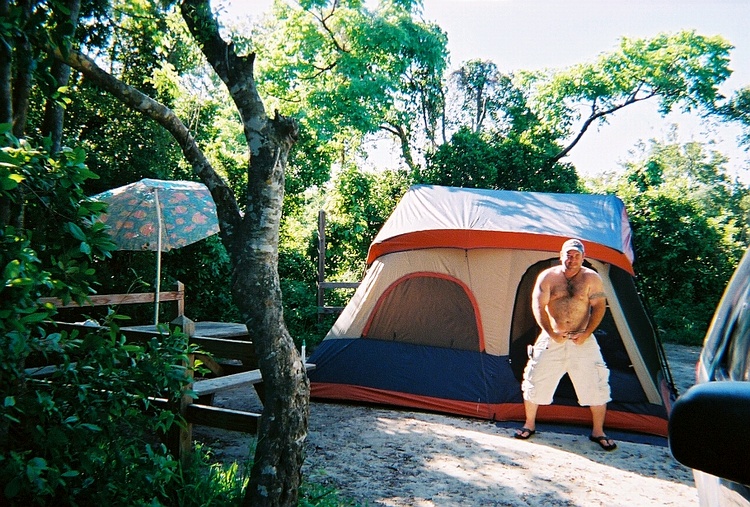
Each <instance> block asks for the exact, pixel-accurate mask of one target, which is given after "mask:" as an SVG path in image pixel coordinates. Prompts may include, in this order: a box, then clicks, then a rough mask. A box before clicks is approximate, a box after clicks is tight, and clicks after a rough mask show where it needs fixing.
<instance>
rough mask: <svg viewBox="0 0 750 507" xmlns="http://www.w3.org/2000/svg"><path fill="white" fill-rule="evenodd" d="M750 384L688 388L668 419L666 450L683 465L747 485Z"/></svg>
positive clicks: (749, 443)
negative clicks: (667, 445)
mask: <svg viewBox="0 0 750 507" xmlns="http://www.w3.org/2000/svg"><path fill="white" fill-rule="evenodd" d="M749 429H750V382H706V383H703V384H697V385H695V386H693V387H691V388H690V389H688V390H687V391H686V392H685V394H683V395H682V396H680V397H679V398H678V399H677V401H676V402H675V404H674V406H673V408H672V413H671V414H670V417H669V448H670V450H671V451H672V455H673V456H674V458H675V459H676V460H677V461H679V462H680V463H682V464H683V465H685V466H688V467H690V468H693V469H696V470H700V471H702V472H706V473H709V474H711V475H715V476H717V477H722V478H724V479H729V480H730V481H734V482H739V483H741V484H750V466H748V456H750V431H748V430H749Z"/></svg>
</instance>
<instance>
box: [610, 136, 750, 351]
mask: <svg viewBox="0 0 750 507" xmlns="http://www.w3.org/2000/svg"><path fill="white" fill-rule="evenodd" d="M723 164H724V159H723V157H720V156H718V155H717V154H707V153H706V152H705V148H704V147H703V145H701V144H699V143H688V144H686V145H684V146H679V145H676V144H674V143H672V144H663V143H659V142H656V141H654V142H652V145H651V146H650V149H649V150H648V152H647V153H646V154H645V156H644V157H643V159H642V160H639V161H636V162H631V163H630V164H628V167H627V168H626V171H625V173H624V174H623V175H622V176H620V177H619V178H618V179H617V180H616V182H615V183H614V184H611V185H609V186H608V187H605V190H608V191H613V192H616V193H617V195H618V196H619V197H620V198H622V199H623V201H624V202H625V205H626V207H627V210H628V215H629V218H630V221H631V225H632V227H633V243H634V245H635V254H636V262H635V269H636V271H637V273H638V276H639V278H638V284H639V288H640V290H641V292H642V294H643V295H644V296H645V298H646V300H647V303H648V305H649V306H650V307H651V309H652V312H653V314H654V318H655V320H656V323H657V326H658V327H659V329H660V330H661V331H662V332H663V333H665V336H666V338H667V339H669V340H670V341H674V342H678V343H688V344H693V345H698V344H700V343H701V341H702V339H703V337H704V335H705V332H706V329H707V328H708V324H709V322H710V320H711V317H712V316H713V312H714V310H715V308H716V305H717V304H718V301H719V299H720V297H721V294H722V293H723V291H724V287H725V286H726V283H727V281H728V280H729V277H730V276H731V274H732V272H733V271H734V268H735V267H736V265H737V262H738V261H739V259H740V257H741V255H742V253H743V252H744V249H745V248H746V247H747V245H748V241H747V235H746V227H745V226H744V225H743V224H745V223H746V219H745V217H746V216H747V210H746V202H745V200H744V199H743V196H745V195H746V194H747V188H744V187H743V186H742V185H740V184H739V183H732V182H730V181H729V180H728V178H727V177H726V174H725V171H724V168H723Z"/></svg>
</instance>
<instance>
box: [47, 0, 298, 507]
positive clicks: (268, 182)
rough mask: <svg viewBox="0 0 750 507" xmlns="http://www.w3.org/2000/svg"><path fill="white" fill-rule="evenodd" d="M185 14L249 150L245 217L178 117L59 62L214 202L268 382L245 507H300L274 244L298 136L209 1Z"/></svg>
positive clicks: (239, 300)
mask: <svg viewBox="0 0 750 507" xmlns="http://www.w3.org/2000/svg"><path fill="white" fill-rule="evenodd" d="M181 8H182V14H183V17H184V19H185V21H186V22H187V24H188V27H189V29H190V31H191V33H192V34H193V37H194V38H195V39H196V42H197V43H198V45H199V46H200V47H201V50H202V51H203V53H204V55H205V56H206V58H207V59H208V61H209V63H210V64H211V66H212V67H213V69H214V70H215V71H216V73H217V75H218V76H219V77H220V78H221V80H222V81H223V82H224V84H225V85H226V86H227V88H228V90H229V92H230V95H231V96H232V99H233V100H234V102H235V105H236V106H237V109H238V111H239V113H240V117H241V118H242V120H243V125H244V129H245V137H246V139H247V144H248V149H249V151H250V162H249V166H248V183H247V184H248V191H247V195H248V198H247V199H248V200H247V203H246V207H245V213H244V216H243V215H242V214H241V213H240V208H239V206H238V203H237V201H236V199H235V196H234V194H233V192H232V191H231V189H230V188H229V187H228V185H227V184H226V182H224V181H223V180H222V179H221V178H220V177H219V176H218V174H217V173H216V171H215V170H214V169H213V168H212V167H211V164H210V162H209V161H208V160H207V159H206V157H205V155H204V154H203V153H202V151H201V150H200V148H199V147H198V145H197V143H196V142H195V139H194V138H193V137H192V135H191V134H190V132H189V130H188V129H187V127H185V125H184V124H183V123H182V122H181V121H180V120H179V119H178V118H177V117H176V116H175V114H174V112H173V111H171V110H170V109H168V108H166V107H165V106H164V105H162V104H160V103H158V102H156V101H155V100H154V99H152V98H151V97H148V96H147V95H145V94H143V93H141V92H139V91H138V90H135V89H134V88H131V87H129V86H128V85H126V84H124V83H122V82H121V81H119V80H118V79H116V78H115V77H113V76H112V75H110V74H108V73H107V72H105V71H104V70H102V69H101V68H99V67H98V66H97V65H96V63H95V62H94V61H93V60H91V59H89V58H88V57H86V56H84V55H82V54H80V53H76V52H70V53H66V54H63V53H62V52H60V51H59V50H55V51H54V54H55V57H56V58H57V59H59V60H61V61H63V62H65V63H67V64H68V65H70V66H71V67H73V68H75V69H77V70H79V71H81V72H83V74H84V75H85V76H86V77H87V78H88V79H90V80H91V81H93V82H94V83H96V84H97V85H98V86H100V87H101V88H103V89H105V90H106V91H108V92H109V93H111V94H112V95H114V96H115V97H117V98H118V99H119V100H120V101H121V102H123V103H124V104H125V105H126V106H128V107H130V108H131V109H134V110H137V111H140V112H141V113H143V114H145V115H147V116H149V117H150V118H152V119H154V120H155V121H157V122H158V123H159V124H161V125H162V126H164V127H165V128H166V129H167V130H168V131H169V132H170V133H171V134H172V135H173V136H174V138H175V139H176V140H177V142H178V144H179V145H180V148H181V149H182V152H183V154H184V156H185V158H186V159H187V161H188V162H189V163H190V164H191V166H192V167H193V170H194V171H195V172H196V174H198V176H199V177H200V178H201V180H202V181H203V182H204V183H205V184H206V186H207V187H208V188H209V190H210V191H211V195H212V196H213V198H214V201H215V202H216V209H217V214H218V216H219V225H220V228H221V232H220V235H221V238H222V242H223V243H224V245H225V246H226V248H227V251H228V252H229V255H230V258H231V261H232V268H233V272H232V273H233V274H232V280H231V283H232V294H233V298H234V301H235V304H236V305H237V307H238V308H239V310H240V312H241V315H242V317H243V319H244V321H245V323H246V324H247V327H248V330H249V331H250V333H251V335H252V336H253V340H254V342H255V348H256V351H257V353H258V356H259V359H258V361H259V367H260V370H261V373H262V375H263V378H264V385H265V387H266V391H265V398H266V399H265V404H264V405H265V406H264V408H263V414H262V416H261V420H260V424H259V427H258V444H257V446H256V453H255V462H254V465H253V470H252V473H251V477H250V487H249V488H248V491H247V495H246V498H245V505H253V506H266V505H267V506H292V505H296V504H297V499H298V489H299V485H300V482H301V474H302V462H303V457H304V453H303V451H304V445H305V441H306V438H307V422H308V416H309V392H310V389H309V383H308V380H307V376H306V373H305V368H304V365H303V364H302V362H301V358H300V357H299V354H297V351H296V349H295V347H294V342H293V340H292V338H291V336H290V335H289V332H288V331H287V329H286V325H285V324H284V317H283V310H282V298H281V284H280V281H279V275H278V237H279V224H280V220H281V210H282V203H283V200H284V171H285V168H286V162H287V155H288V153H289V150H290V149H291V148H292V146H293V145H294V143H295V142H296V140H297V137H298V128H297V124H296V122H295V121H293V120H290V119H288V118H283V117H281V116H279V115H278V114H277V115H276V116H275V117H274V118H273V119H269V118H268V117H267V116H266V113H265V109H264V107H263V103H262V101H261V100H260V96H259V95H258V92H257V89H256V87H255V81H254V77H253V63H254V58H255V55H252V54H251V55H249V56H245V57H240V56H238V55H237V54H236V53H235V52H234V48H233V47H232V46H231V45H229V44H227V43H226V42H224V41H223V40H222V39H221V37H220V35H219V30H218V25H217V23H216V20H215V19H214V18H213V15H212V13H211V10H210V6H209V1H208V0H184V1H183V3H182V5H181Z"/></svg>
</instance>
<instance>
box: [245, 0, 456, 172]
mask: <svg viewBox="0 0 750 507" xmlns="http://www.w3.org/2000/svg"><path fill="white" fill-rule="evenodd" d="M419 6H420V3H419V2H383V3H381V4H379V5H378V7H377V8H376V9H374V10H368V8H367V7H366V6H365V3H364V2H361V1H358V0H355V1H345V2H309V3H305V4H303V5H300V7H301V8H299V7H292V6H290V5H289V4H286V3H281V2H279V3H277V4H276V5H275V11H274V17H273V18H269V19H268V20H267V21H266V23H265V25H264V26H263V27H261V28H259V29H258V30H257V31H256V33H254V34H253V43H252V48H251V49H252V50H253V51H255V52H256V53H257V55H258V57H257V59H256V62H257V66H256V68H257V70H258V78H257V80H258V83H259V87H260V89H261V90H262V93H263V94H264V95H265V96H267V97H270V98H273V99H272V100H271V102H270V104H271V106H272V107H273V108H278V109H279V110H280V111H281V112H283V113H286V114H289V115H293V116H295V117H297V118H299V120H300V124H301V126H302V130H303V131H306V132H307V134H306V135H307V136H308V139H303V142H302V143H300V145H299V150H304V151H305V154H304V155H302V154H299V155H295V156H298V157H300V158H303V159H304V160H305V161H309V162H310V164H311V165H310V166H309V167H316V168H320V170H322V171H326V172H327V171H329V170H330V165H331V163H332V162H334V161H336V160H341V161H343V162H344V163H350V162H351V161H352V159H353V158H352V155H356V154H357V153H358V152H359V151H360V149H361V147H362V142H363V140H364V137H365V136H366V135H367V134H372V133H376V132H379V131H381V130H382V129H386V130H387V131H388V132H391V133H394V131H395V130H397V129H401V131H402V132H410V131H411V130H412V129H413V128H414V127H417V126H418V122H421V124H422V125H425V118H429V117H435V116H436V115H437V114H439V111H435V110H434V104H435V103H438V102H439V101H440V99H439V97H440V83H441V79H442V73H443V71H444V70H445V67H446V63H447V51H446V45H447V38H446V36H445V33H444V32H443V31H442V30H440V28H439V27H437V26H435V25H432V24H429V23H425V22H422V21H419V20H418V19H417V16H416V12H417V11H418V8H419ZM236 43H237V45H238V47H246V46H247V45H248V43H247V42H246V41H242V40H237V41H236ZM433 121H434V119H433V118H430V119H428V120H427V124H428V125H429V124H432V123H433ZM318 160H321V161H322V162H323V163H322V164H321V165H318V164H316V161H318Z"/></svg>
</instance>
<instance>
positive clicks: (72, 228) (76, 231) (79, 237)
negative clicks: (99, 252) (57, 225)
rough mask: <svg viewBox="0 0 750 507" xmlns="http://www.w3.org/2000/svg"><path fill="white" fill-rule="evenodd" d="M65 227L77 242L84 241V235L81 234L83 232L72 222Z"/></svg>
mask: <svg viewBox="0 0 750 507" xmlns="http://www.w3.org/2000/svg"><path fill="white" fill-rule="evenodd" d="M66 225H67V227H68V230H69V231H70V233H71V234H72V235H73V237H74V238H75V239H77V240H79V241H86V235H85V234H84V233H83V230H82V229H81V228H80V227H78V225H76V224H74V223H73V222H68V223H67V224H66Z"/></svg>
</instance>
